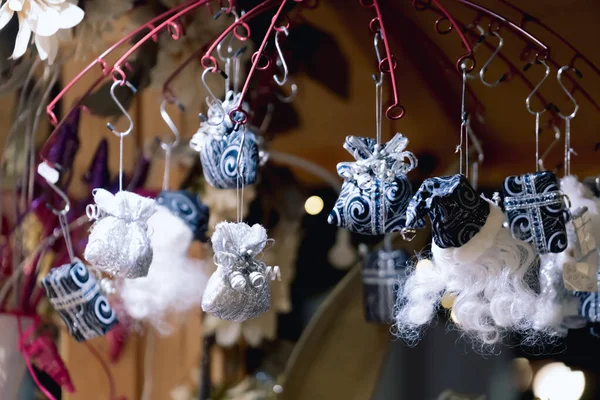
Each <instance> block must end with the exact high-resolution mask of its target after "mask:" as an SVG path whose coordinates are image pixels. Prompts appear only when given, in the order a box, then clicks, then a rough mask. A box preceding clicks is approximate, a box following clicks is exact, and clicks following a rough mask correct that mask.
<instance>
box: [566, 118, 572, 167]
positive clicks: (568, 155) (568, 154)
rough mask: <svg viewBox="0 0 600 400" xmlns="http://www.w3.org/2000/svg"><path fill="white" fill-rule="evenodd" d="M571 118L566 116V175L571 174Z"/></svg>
mask: <svg viewBox="0 0 600 400" xmlns="http://www.w3.org/2000/svg"><path fill="white" fill-rule="evenodd" d="M571 151H572V150H571V119H570V118H565V176H567V175H571Z"/></svg>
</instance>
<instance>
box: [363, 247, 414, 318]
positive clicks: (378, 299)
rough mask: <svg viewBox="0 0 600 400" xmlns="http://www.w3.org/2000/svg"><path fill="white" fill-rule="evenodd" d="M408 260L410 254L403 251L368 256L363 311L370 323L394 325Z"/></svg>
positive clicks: (365, 261) (375, 253)
mask: <svg viewBox="0 0 600 400" xmlns="http://www.w3.org/2000/svg"><path fill="white" fill-rule="evenodd" d="M407 260H408V255H407V254H406V252H405V251H403V250H400V249H398V250H379V251H376V252H371V253H366V254H364V265H363V269H362V281H363V309H364V314H365V319H366V320H367V321H368V322H374V323H380V324H388V323H392V322H393V319H394V306H395V305H396V299H397V293H398V288H399V287H400V286H401V285H402V284H403V281H404V280H405V279H406V274H407V269H406V262H407Z"/></svg>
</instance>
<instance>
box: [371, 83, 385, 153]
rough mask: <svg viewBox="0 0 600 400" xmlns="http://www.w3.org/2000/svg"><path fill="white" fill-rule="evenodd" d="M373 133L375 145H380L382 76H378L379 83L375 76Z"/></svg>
mask: <svg viewBox="0 0 600 400" xmlns="http://www.w3.org/2000/svg"><path fill="white" fill-rule="evenodd" d="M373 79H374V80H375V131H376V135H377V144H381V130H382V123H383V119H382V116H381V115H382V113H383V75H380V76H379V81H377V78H376V76H375V75H373Z"/></svg>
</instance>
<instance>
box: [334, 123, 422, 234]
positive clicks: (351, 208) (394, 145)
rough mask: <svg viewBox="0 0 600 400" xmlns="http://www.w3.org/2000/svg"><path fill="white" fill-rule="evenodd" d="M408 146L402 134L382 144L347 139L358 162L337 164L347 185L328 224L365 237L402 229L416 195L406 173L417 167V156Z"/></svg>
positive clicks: (348, 148) (365, 139)
mask: <svg viewBox="0 0 600 400" xmlns="http://www.w3.org/2000/svg"><path fill="white" fill-rule="evenodd" d="M407 144H408V139H406V138H405V137H404V136H402V134H400V133H397V134H396V135H395V136H394V137H393V138H392V140H390V141H389V142H387V143H385V144H382V145H378V144H377V142H376V140H375V139H371V138H364V137H359V136H348V137H346V141H345V143H344V148H345V149H346V150H347V151H348V152H349V153H350V154H352V155H353V156H354V158H356V162H341V163H339V164H338V165H337V171H338V175H340V177H342V178H343V179H344V183H343V184H342V189H341V192H340V196H339V198H338V200H337V201H336V203H335V206H334V208H333V210H332V211H331V213H330V214H329V218H328V219H327V222H329V223H330V224H332V225H337V226H339V227H342V228H345V229H348V230H350V231H352V232H356V233H361V234H364V235H381V234H383V233H389V232H395V231H400V230H402V228H404V223H405V216H404V212H405V211H406V207H407V205H408V202H409V200H410V196H411V194H412V188H411V185H410V182H409V181H408V178H407V177H406V173H407V172H409V171H410V170H412V169H413V168H415V167H416V166H417V159H416V157H415V156H414V154H412V153H411V152H409V151H405V150H404V149H405V148H406V145H407Z"/></svg>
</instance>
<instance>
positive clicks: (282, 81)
mask: <svg viewBox="0 0 600 400" xmlns="http://www.w3.org/2000/svg"><path fill="white" fill-rule="evenodd" d="M281 32H283V33H284V34H285V36H286V37H288V36H289V34H290V32H289V31H288V29H287V28H286V27H283V28H282V30H281V31H277V32H276V33H275V48H276V49H277V54H278V56H279V60H277V65H280V64H281V67H282V68H283V78H281V79H279V77H278V76H277V74H273V80H274V81H275V82H276V83H277V84H278V85H279V86H283V85H284V84H285V83H286V82H287V80H288V73H289V71H288V66H287V63H286V62H285V57H284V56H283V51H282V50H281V44H280V43H279V34H280V33H281Z"/></svg>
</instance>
